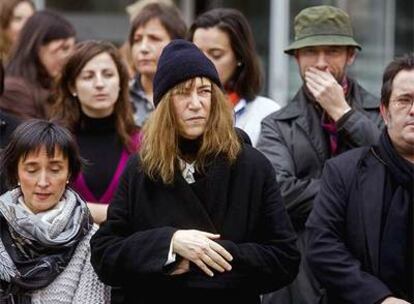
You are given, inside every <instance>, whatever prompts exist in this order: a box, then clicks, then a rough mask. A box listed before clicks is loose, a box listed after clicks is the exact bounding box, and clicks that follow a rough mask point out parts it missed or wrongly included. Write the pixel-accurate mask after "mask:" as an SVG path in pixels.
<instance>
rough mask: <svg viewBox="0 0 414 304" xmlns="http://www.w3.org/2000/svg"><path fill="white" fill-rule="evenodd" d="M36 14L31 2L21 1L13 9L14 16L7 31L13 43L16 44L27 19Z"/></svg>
mask: <svg viewBox="0 0 414 304" xmlns="http://www.w3.org/2000/svg"><path fill="white" fill-rule="evenodd" d="M33 14H34V9H33V7H32V6H31V5H30V3H29V2H26V1H24V2H20V3H19V4H17V5H16V7H15V8H14V10H13V16H12V17H11V19H10V24H9V26H8V27H7V28H6V30H5V32H6V35H7V37H8V38H9V40H10V41H11V42H12V44H15V43H16V41H17V38H18V37H19V34H20V31H21V30H22V28H23V26H24V24H25V23H26V21H27V19H29V18H30V17H31V16H32V15H33Z"/></svg>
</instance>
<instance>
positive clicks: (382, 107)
mask: <svg viewBox="0 0 414 304" xmlns="http://www.w3.org/2000/svg"><path fill="white" fill-rule="evenodd" d="M380 112H381V116H382V119H383V120H384V123H385V125H387V124H388V109H387V107H386V106H385V105H384V104H383V103H382V102H381V104H380Z"/></svg>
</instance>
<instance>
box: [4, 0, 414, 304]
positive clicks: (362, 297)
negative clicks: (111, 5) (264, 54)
mask: <svg viewBox="0 0 414 304" xmlns="http://www.w3.org/2000/svg"><path fill="white" fill-rule="evenodd" d="M144 2H145V1H144ZM130 16H131V20H130V21H131V22H130V31H129V33H128V39H127V41H126V42H125V44H124V45H122V46H121V47H120V48H117V47H116V46H114V45H113V44H112V43H111V42H108V41H95V40H87V41H78V40H77V38H76V36H77V34H76V31H75V28H74V26H73V25H72V24H71V23H70V22H69V21H68V20H67V19H66V18H64V17H63V16H62V15H61V14H59V13H58V12H55V11H52V10H36V7H35V5H34V3H33V2H32V1H31V0H2V2H1V3H0V17H1V19H0V27H1V28H0V30H1V32H0V56H1V71H2V72H1V78H2V79H1V94H0V132H1V133H0V149H2V150H1V157H0V160H1V166H2V167H1V168H0V178H1V179H0V194H2V196H0V227H1V228H0V229H1V230H0V238H1V239H0V256H2V257H5V258H4V259H3V260H4V261H2V262H0V303H3V302H4V303H24V304H28V303H56V301H62V303H109V302H111V303H165V301H171V302H175V301H180V302H181V303H207V302H212V301H216V302H219V303H220V302H228V303H231V302H235V303H260V302H261V303H268V304H269V303H286V304H304V303H373V304H374V303H384V304H392V303H412V301H413V296H414V295H413V293H414V292H413V289H414V285H413V274H414V269H413V267H414V266H413V259H414V258H413V246H414V245H413V230H414V229H413V204H414V106H413V104H414V55H413V54H407V55H405V56H404V57H401V58H397V59H395V60H393V61H392V62H391V63H390V64H389V65H388V66H387V68H386V70H385V72H384V75H383V84H382V85H383V87H382V92H381V97H380V98H378V97H375V96H373V95H372V94H371V93H370V92H368V91H367V90H365V89H364V88H363V87H362V86H361V85H360V84H359V83H358V81H357V79H354V78H351V77H349V76H348V74H347V70H348V68H349V67H350V66H351V65H353V64H357V61H358V59H357V57H358V56H357V55H358V52H360V51H361V45H360V44H359V43H358V42H357V41H356V40H355V39H354V34H353V30H354V29H353V28H352V24H351V19H350V17H349V16H348V15H347V14H346V12H344V11H343V10H341V9H339V8H336V7H333V6H315V7H309V8H306V9H304V10H302V11H301V12H300V13H299V14H298V15H297V16H296V18H295V22H294V32H295V38H294V41H292V43H291V44H290V45H289V46H288V47H287V48H286V49H285V53H286V55H288V56H292V57H293V58H294V59H295V61H296V63H297V66H298V73H299V74H300V77H301V79H302V80H303V84H302V86H301V87H300V88H298V91H297V93H296V95H295V96H294V97H293V99H292V100H291V101H290V102H289V103H288V104H287V105H286V106H285V107H281V106H280V105H279V104H278V102H277V101H274V100H272V99H270V98H268V97H265V96H262V95H261V94H262V90H263V83H264V76H263V71H262V67H261V62H260V59H259V56H258V54H257V51H256V46H255V41H254V36H253V33H252V30H251V27H250V25H249V22H248V20H247V18H246V17H245V16H244V15H243V14H242V13H241V12H240V11H238V10H236V9H231V8H215V9H212V10H209V11H206V12H204V13H202V14H200V15H199V16H197V17H196V18H195V20H194V22H193V23H192V24H186V23H185V22H184V20H183V18H182V15H181V13H180V11H179V9H178V8H177V7H176V6H175V5H174V4H173V3H172V2H171V1H148V3H146V2H145V5H144V4H142V3H141V5H140V6H139V7H136V9H135V10H134V11H133V12H130ZM356 30H362V29H356ZM39 189H40V190H39ZM48 189H49V190H48ZM89 244H91V245H89ZM67 281H70V282H71V283H67ZM68 284H69V285H70V286H71V287H68V286H69V285H68ZM71 284H72V285H71ZM91 286H94V287H93V288H91ZM92 289H93V292H90V290H92ZM153 290H158V293H157V292H154V291H153ZM63 291H64V292H63ZM62 294H64V295H62Z"/></svg>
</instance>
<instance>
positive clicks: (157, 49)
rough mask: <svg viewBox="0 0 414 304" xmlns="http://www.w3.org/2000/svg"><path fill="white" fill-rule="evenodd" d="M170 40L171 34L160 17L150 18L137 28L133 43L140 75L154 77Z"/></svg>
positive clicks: (135, 61)
mask: <svg viewBox="0 0 414 304" xmlns="http://www.w3.org/2000/svg"><path fill="white" fill-rule="evenodd" d="M170 41H171V38H170V35H169V34H168V32H167V30H166V29H165V28H164V26H163V25H162V24H161V22H160V20H159V19H158V18H153V19H150V20H149V21H148V22H147V23H145V24H144V25H143V26H141V27H138V28H137V30H136V31H135V33H134V41H133V44H132V58H133V61H134V64H135V67H136V69H137V71H138V73H139V74H140V75H142V76H144V77H148V78H151V79H152V78H154V75H155V71H156V70H157V63H158V59H159V58H160V55H161V52H162V50H163V49H164V47H165V46H166V45H167V44H168V43H169V42H170Z"/></svg>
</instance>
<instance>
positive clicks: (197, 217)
mask: <svg viewBox="0 0 414 304" xmlns="http://www.w3.org/2000/svg"><path fill="white" fill-rule="evenodd" d="M175 182H176V187H174V189H175V190H174V191H175V192H176V195H177V197H180V198H181V200H182V205H183V207H184V209H185V210H186V211H187V212H188V214H189V216H190V217H191V219H192V220H191V221H195V222H196V223H195V224H196V225H197V227H200V228H199V229H201V230H204V231H206V232H211V233H217V229H216V227H215V225H214V224H213V221H212V220H211V218H210V216H209V214H208V212H207V210H206V208H205V207H204V205H203V203H202V202H201V201H200V199H199V198H198V197H197V195H196V194H195V193H194V191H193V189H191V186H190V185H189V184H188V183H187V182H186V181H185V179H184V178H183V177H182V176H181V174H179V173H178V174H177V175H176V178H175ZM188 228H194V227H188Z"/></svg>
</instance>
